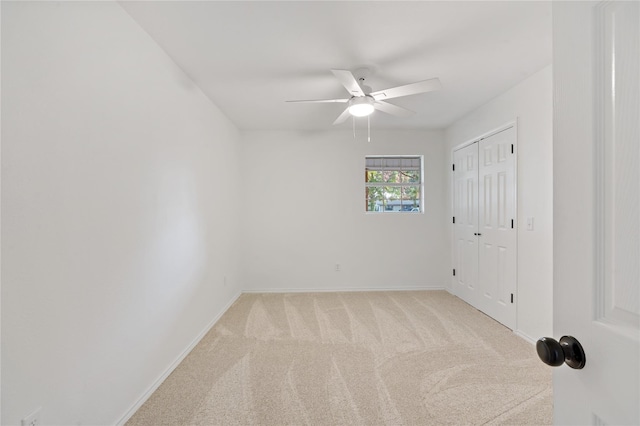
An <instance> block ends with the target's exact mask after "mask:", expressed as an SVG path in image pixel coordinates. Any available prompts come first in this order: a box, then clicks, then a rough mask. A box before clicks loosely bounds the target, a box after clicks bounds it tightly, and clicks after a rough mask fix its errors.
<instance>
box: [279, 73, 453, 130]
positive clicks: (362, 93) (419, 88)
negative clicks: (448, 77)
mask: <svg viewBox="0 0 640 426" xmlns="http://www.w3.org/2000/svg"><path fill="white" fill-rule="evenodd" d="M331 72H332V73H333V75H335V76H336V78H337V79H338V80H340V83H342V85H343V86H344V87H345V88H346V89H347V91H348V92H349V94H350V95H351V97H349V98H344V99H315V100H299V101H287V102H298V103H346V104H348V105H347V108H346V109H345V110H344V111H343V112H342V114H340V115H339V116H338V118H336V120H335V121H334V122H333V124H340V123H342V122H344V121H346V119H347V118H349V116H350V115H352V116H354V117H366V116H368V115H371V114H372V113H373V111H374V110H378V111H382V112H385V113H387V114H391V115H395V116H397V117H407V116H410V115H413V114H415V112H413V111H410V110H408V109H406V108H402V107H399V106H397V105H394V104H390V103H388V102H386V100H387V99H393V98H399V97H401V96H409V95H415V94H418V93H426V92H431V91H433V90H438V89H440V88H442V84H440V80H439V79H437V78H432V79H429V80H423V81H418V82H417V83H411V84H406V85H404V86H397V87H392V88H390V89H385V90H379V91H377V92H372V91H371V88H370V87H369V86H365V85H364V80H365V79H364V77H359V78H356V77H355V76H354V75H353V73H352V72H351V71H347V70H331Z"/></svg>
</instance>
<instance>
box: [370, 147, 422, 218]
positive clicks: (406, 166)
mask: <svg viewBox="0 0 640 426" xmlns="http://www.w3.org/2000/svg"><path fill="white" fill-rule="evenodd" d="M364 181H365V211H367V212H375V213H387V212H400V213H417V212H421V211H422V202H421V201H422V156H420V155H414V156H391V155H385V156H368V157H366V165H365V173H364Z"/></svg>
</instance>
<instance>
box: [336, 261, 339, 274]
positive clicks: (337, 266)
mask: <svg viewBox="0 0 640 426" xmlns="http://www.w3.org/2000/svg"><path fill="white" fill-rule="evenodd" d="M336 272H340V264H339V263H336Z"/></svg>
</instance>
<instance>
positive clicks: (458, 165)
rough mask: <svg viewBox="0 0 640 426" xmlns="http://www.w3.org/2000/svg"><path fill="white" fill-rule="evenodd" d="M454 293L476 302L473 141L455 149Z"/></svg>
mask: <svg viewBox="0 0 640 426" xmlns="http://www.w3.org/2000/svg"><path fill="white" fill-rule="evenodd" d="M454 166H455V172H454V218H455V224H454V239H455V244H454V246H455V248H456V249H455V256H456V259H455V263H454V264H455V265H456V275H455V277H454V293H455V294H456V295H457V296H458V297H460V298H461V299H463V300H464V301H466V302H467V303H469V304H472V305H474V306H475V305H476V304H477V303H478V300H479V299H480V296H479V295H478V290H477V283H478V245H477V236H476V235H475V234H476V233H477V230H478V148H477V144H473V145H470V146H467V147H465V148H462V149H460V150H458V151H455V152H454Z"/></svg>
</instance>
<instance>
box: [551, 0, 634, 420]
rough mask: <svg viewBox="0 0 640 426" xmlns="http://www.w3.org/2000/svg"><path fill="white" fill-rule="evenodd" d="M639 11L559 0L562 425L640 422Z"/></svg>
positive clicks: (557, 381)
mask: <svg viewBox="0 0 640 426" xmlns="http://www.w3.org/2000/svg"><path fill="white" fill-rule="evenodd" d="M639 23H640V10H639V3H638V2H635V1H633V2H602V3H597V2H554V3H553V73H554V124H553V126H554V141H553V144H554V152H553V157H554V169H553V173H554V185H553V191H554V218H553V220H554V225H553V227H554V248H553V250H554V253H553V258H554V266H553V267H554V294H553V297H554V309H553V313H554V320H553V322H554V334H555V336H553V337H555V338H556V339H557V338H559V337H560V336H563V335H572V336H574V337H575V338H577V339H578V341H580V342H581V343H582V346H583V347H584V351H585V355H586V365H585V367H584V369H582V370H574V369H571V368H568V367H567V366H566V365H563V366H561V367H558V368H556V369H554V399H555V401H554V421H555V423H556V424H581V425H587V424H593V425H604V424H606V425H622V424H626V425H638V424H640V391H639V387H640V290H639V287H640V273H639V271H640V266H639V265H640V231H639V222H640V210H639V200H638V198H639V193H640V174H639V172H638V169H639V168H640V166H639V164H640V150H639V145H640V142H639V141H640V128H639V126H640V124H639V122H640V119H639V117H640V99H639V98H640V95H639V92H640V87H639V85H638V79H639V76H640V64H639V61H640V59H639V58H640V45H639V39H640V32H639V30H638V27H639V26H640V24H639Z"/></svg>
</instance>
